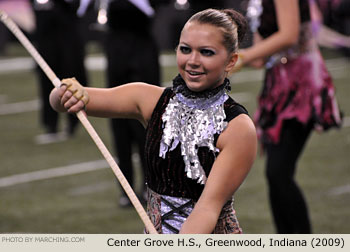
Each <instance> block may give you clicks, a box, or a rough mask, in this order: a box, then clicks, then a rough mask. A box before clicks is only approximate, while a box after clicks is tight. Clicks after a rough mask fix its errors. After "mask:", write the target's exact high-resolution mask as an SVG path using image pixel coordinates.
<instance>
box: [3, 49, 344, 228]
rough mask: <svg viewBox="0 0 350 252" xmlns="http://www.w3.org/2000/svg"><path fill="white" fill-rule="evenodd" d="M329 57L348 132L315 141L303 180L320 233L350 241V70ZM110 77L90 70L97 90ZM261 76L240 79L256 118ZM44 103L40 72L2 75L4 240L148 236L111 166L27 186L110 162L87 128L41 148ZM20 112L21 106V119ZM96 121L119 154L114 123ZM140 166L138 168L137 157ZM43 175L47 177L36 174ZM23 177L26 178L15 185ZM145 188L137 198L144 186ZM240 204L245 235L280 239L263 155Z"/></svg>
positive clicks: (166, 70)
mask: <svg viewBox="0 0 350 252" xmlns="http://www.w3.org/2000/svg"><path fill="white" fill-rule="evenodd" d="M323 53H324V54H325V55H326V58H327V65H328V67H329V69H330V71H331V73H332V76H333V78H334V83H335V86H336V91H337V98H338V101H339V105H340V107H341V109H342V111H343V112H344V115H345V118H346V120H345V125H344V127H343V128H342V129H340V130H331V131H329V132H326V133H322V134H319V133H316V132H314V133H313V134H312V136H311V138H310V140H309V142H308V144H307V146H306V149H305V152H304V153H303V156H302V157H301V159H300V162H299V168H298V173H297V180H298V181H299V184H300V186H301V187H302V188H303V190H304V193H305V197H306V199H307V201H308V205H309V209H310V215H311V219H312V224H313V231H314V233H326V234H327V233H350V127H349V126H350V123H349V120H348V115H349V114H350V99H349V98H348V96H349V94H350V71H349V70H350V67H349V61H348V60H346V59H344V58H342V55H340V54H337V53H335V52H329V51H323ZM19 56H26V57H27V56H28V54H27V53H26V52H25V51H24V50H23V49H22V48H21V47H20V46H18V45H11V47H10V48H9V50H8V54H7V56H6V57H4V56H2V57H0V64H2V62H4V60H8V59H9V58H15V57H19ZM104 74H105V73H104V72H103V71H100V70H89V78H90V80H91V84H90V85H91V86H101V87H102V86H104V81H105V80H104ZM175 74H176V67H175V66H172V65H171V64H170V66H169V64H167V66H164V67H163V75H162V76H163V82H164V83H167V82H169V81H170V80H171V79H172V77H173V76H175ZM260 76H261V73H260V72H257V71H252V70H251V69H244V70H243V71H242V72H240V73H239V74H238V75H237V77H233V78H232V83H233V84H232V94H231V95H232V97H233V98H236V99H237V100H238V101H239V102H241V103H242V104H243V105H245V106H246V107H247V108H248V110H249V111H250V113H251V114H253V112H254V109H255V106H256V96H257V94H258V92H259V89H260V86H261V80H260V79H261V78H260ZM37 99H38V85H37V78H36V75H35V72H34V71H33V70H32V69H28V70H18V71H8V72H7V71H1V69H0V233H104V234H108V233H142V231H143V223H142V221H141V220H140V218H139V217H138V215H137V213H136V211H135V210H134V209H133V208H128V209H121V208H119V206H118V196H119V193H120V191H119V187H118V186H117V185H116V179H115V176H114V174H113V172H112V170H111V169H110V168H109V167H108V166H105V167H102V168H100V169H96V170H93V171H89V172H82V173H77V174H73V175H66V176H54V175H52V176H53V177H51V178H41V179H40V178H39V179H37V180H35V179H33V180H32V181H27V182H26V181H21V178H23V177H24V178H27V179H28V178H31V177H32V176H33V174H44V172H47V173H45V174H52V172H53V171H54V170H53V169H55V168H62V169H63V168H65V167H68V169H69V167H74V165H76V164H81V163H84V162H93V161H96V160H102V159H103V157H102V155H101V153H100V152H99V150H98V149H97V147H96V146H95V144H94V142H93V141H92V140H91V138H90V136H89V135H88V134H87V132H86V131H85V129H83V128H82V127H80V129H79V130H78V132H77V134H76V136H75V137H74V138H72V139H69V140H68V141H65V142H60V143H54V144H47V145H38V144H36V143H35V141H34V139H35V136H37V135H38V134H42V133H43V129H42V128H41V126H40V124H39V119H38V116H39V113H38V109H37V108H36V100H37ZM23 102H27V103H23ZM14 104H17V105H18V106H19V110H18V111H17V112H16V109H14V106H13V105H14ZM33 104H34V105H33ZM10 105H12V106H10ZM11 111H13V112H11ZM89 119H90V122H91V123H92V125H93V126H94V128H95V129H96V131H97V132H98V134H99V135H100V137H101V139H102V140H103V141H104V143H105V145H106V146H107V148H108V149H109V150H110V151H111V152H112V145H111V140H110V130H109V127H108V121H107V120H106V119H101V118H89ZM64 122H65V117H64V116H61V128H63V126H64ZM112 153H113V152H112ZM87 164H90V163H87ZM135 164H136V165H138V161H137V157H136V158H135ZM83 166H84V165H83ZM56 170H57V169H56ZM36 171H39V173H33V172H36ZM21 174H25V176H22V177H20V176H16V177H11V176H13V175H21ZM11 178H12V179H11ZM10 182H12V184H6V183H10ZM138 182H139V184H138V186H137V188H136V190H137V191H138V190H139V188H140V183H141V181H140V179H139V178H138ZM235 200H236V210H237V215H238V218H239V221H240V223H241V226H242V228H243V231H244V233H257V234H261V233H274V232H275V231H274V226H273V223H272V220H271V215H270V209H269V206H268V201H267V188H266V181H265V177H264V157H263V156H262V155H260V154H259V155H258V157H257V159H256V162H255V164H254V166H253V168H252V171H251V173H250V174H249V176H248V177H247V179H246V181H245V182H244V184H243V185H242V186H241V188H240V189H239V191H238V192H237V193H236V196H235ZM295 221H298V220H295Z"/></svg>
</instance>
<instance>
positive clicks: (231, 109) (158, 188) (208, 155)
mask: <svg viewBox="0 0 350 252" xmlns="http://www.w3.org/2000/svg"><path fill="white" fill-rule="evenodd" d="M174 95H175V93H174V92H173V90H172V89H171V88H166V89H165V91H164V92H163V94H162V96H161V98H160V99H159V101H158V103H157V105H156V108H155V109H154V111H153V114H152V117H151V120H150V121H149V123H148V126H147V129H146V145H145V162H146V183H147V185H148V187H150V189H152V190H153V191H155V192H157V193H159V194H162V195H169V196H175V197H184V198H190V199H193V200H198V198H199V197H200V195H201V193H202V190H203V188H204V186H203V185H201V184H199V183H197V181H196V180H192V179H189V178H188V177H187V176H186V173H185V164H184V162H183V157H182V156H181V148H180V145H178V146H177V147H176V148H175V149H174V150H173V151H170V152H168V153H167V154H166V158H165V159H163V158H161V157H159V146H160V141H161V139H162V134H163V127H162V115H163V113H164V111H165V109H166V107H167V105H168V102H169V100H170V98H172V97H173V96H174ZM224 109H225V113H226V116H227V119H226V120H227V121H230V120H232V119H233V118H235V117H236V116H238V115H240V114H242V113H244V114H247V111H246V109H245V108H244V107H243V106H241V105H239V104H238V103H236V102H235V101H234V100H233V99H232V98H229V99H228V100H227V101H226V102H225V104H224ZM217 138H218V136H216V140H217ZM198 157H199V160H200V163H201V165H202V166H203V169H204V170H205V173H206V175H207V176H208V175H209V172H210V170H211V167H212V165H213V163H214V161H215V155H214V154H213V153H212V152H211V151H209V149H208V148H207V147H200V148H199V149H198Z"/></svg>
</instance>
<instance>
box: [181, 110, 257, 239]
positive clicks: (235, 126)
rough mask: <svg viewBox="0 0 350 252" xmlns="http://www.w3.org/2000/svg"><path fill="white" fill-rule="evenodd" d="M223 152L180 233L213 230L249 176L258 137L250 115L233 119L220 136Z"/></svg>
mask: <svg viewBox="0 0 350 252" xmlns="http://www.w3.org/2000/svg"><path fill="white" fill-rule="evenodd" d="M217 146H218V148H219V149H220V154H219V155H218V157H217V159H216V161H215V162H214V164H213V167H212V170H211V172H210V174H209V177H208V180H207V182H206V185H205V187H204V190H203V193H202V195H201V197H200V198H199V200H198V202H197V204H196V205H195V207H194V209H193V211H192V213H191V214H190V216H189V217H188V218H187V220H186V222H185V223H184V224H183V226H182V228H181V231H180V233H211V232H212V231H213V230H214V228H215V225H216V223H217V220H218V217H219V215H220V212H221V210H222V207H223V206H224V204H225V203H226V202H227V201H228V200H229V199H230V198H231V197H232V195H233V194H234V193H235V191H236V190H237V189H238V188H239V186H240V185H241V184H242V182H243V180H244V179H245V177H246V176H247V174H248V172H249V170H250V168H251V166H252V164H253V162H254V159H255V156H256V151H257V138H256V131H255V127H254V125H253V122H252V121H251V119H250V118H249V117H248V116H247V115H239V116H238V117H236V118H235V119H233V120H232V121H231V122H230V123H229V125H228V127H227V128H226V129H225V130H224V132H223V133H222V134H221V135H220V137H219V139H218V144H217Z"/></svg>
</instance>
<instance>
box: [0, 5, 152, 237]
mask: <svg viewBox="0 0 350 252" xmlns="http://www.w3.org/2000/svg"><path fill="white" fill-rule="evenodd" d="M0 20H1V21H2V22H3V23H4V24H5V25H6V27H7V28H8V29H9V30H10V31H11V32H12V33H13V35H15V36H16V37H17V39H18V40H19V41H20V42H21V44H22V45H23V46H24V47H25V48H26V49H27V51H28V52H29V53H30V54H31V55H32V57H33V58H34V60H35V61H36V63H37V64H38V65H39V66H40V68H41V69H42V70H43V71H44V73H45V74H46V76H47V77H48V78H49V79H50V80H51V82H52V84H53V85H54V86H55V87H56V88H58V87H60V85H61V81H60V79H58V78H57V76H56V74H55V73H54V72H53V71H52V69H51V68H50V67H49V65H48V64H47V63H46V62H45V60H44V59H43V58H42V57H41V55H40V54H39V53H38V51H37V50H36V49H35V48H34V46H33V45H32V43H31V42H30V41H29V40H28V39H27V37H26V36H25V35H24V34H23V32H22V31H21V30H20V29H19V27H18V26H17V25H16V23H15V22H13V21H12V19H11V18H9V17H8V15H7V14H6V13H5V12H4V11H2V10H0ZM76 115H77V117H78V118H79V120H80V122H81V123H82V124H83V126H84V128H85V129H86V130H87V132H88V133H89V135H90V136H91V138H92V140H94V142H95V144H96V145H97V147H98V149H99V150H100V151H101V153H102V155H103V156H104V158H105V159H106V161H107V163H108V164H109V165H110V167H111V168H112V170H113V172H114V174H115V175H116V177H117V179H118V181H119V183H120V184H121V186H122V187H123V189H124V190H125V192H126V194H127V195H128V197H129V199H130V202H131V203H132V204H133V205H134V207H135V209H136V211H137V213H138V214H139V216H140V218H141V220H142V221H143V223H144V225H145V227H146V229H147V230H148V232H149V233H150V234H157V231H156V229H155V228H154V226H153V224H152V222H151V220H150V219H149V218H148V216H147V213H146V211H145V210H144V208H143V206H142V205H141V203H140V201H139V200H138V198H137V196H136V194H135V192H134V191H133V189H132V188H131V186H130V184H129V183H128V181H127V180H126V178H125V176H124V175H123V173H122V172H121V170H120V168H119V167H118V165H117V163H116V162H115V160H114V158H113V157H112V155H111V154H110V152H109V151H108V149H107V148H106V146H105V145H104V143H103V142H102V140H101V138H100V137H99V136H98V134H97V133H96V131H95V129H94V128H93V127H92V125H91V123H90V122H89V120H88V119H87V117H86V115H85V114H84V113H83V112H82V111H79V112H78V113H77V114H76Z"/></svg>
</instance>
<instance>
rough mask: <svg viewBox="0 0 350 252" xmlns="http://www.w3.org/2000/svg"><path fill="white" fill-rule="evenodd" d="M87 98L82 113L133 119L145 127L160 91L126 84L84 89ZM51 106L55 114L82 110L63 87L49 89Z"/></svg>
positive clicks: (150, 86) (146, 86)
mask: <svg viewBox="0 0 350 252" xmlns="http://www.w3.org/2000/svg"><path fill="white" fill-rule="evenodd" d="M84 89H85V90H86V91H87V93H88V96H89V98H90V99H89V102H88V103H87V105H86V108H85V109H86V113H87V114H88V115H91V116H97V117H110V118H133V119H137V120H139V121H140V122H141V123H142V124H143V125H146V124H147V122H148V120H149V118H150V117H151V115H152V112H153V109H154V107H155V105H156V103H157V101H158V100H159V98H160V96H161V94H162V92H163V90H164V88H161V87H157V86H154V85H149V84H146V83H129V84H125V85H121V86H118V87H115V88H89V87H84ZM50 103H51V106H52V107H53V108H54V109H55V110H56V111H58V112H70V113H75V112H78V111H79V110H82V109H83V108H84V103H83V102H82V101H79V100H78V99H77V98H76V97H74V96H73V95H72V92H70V91H69V90H67V88H66V86H65V85H62V86H61V87H60V88H59V89H53V90H52V92H51V95H50Z"/></svg>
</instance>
